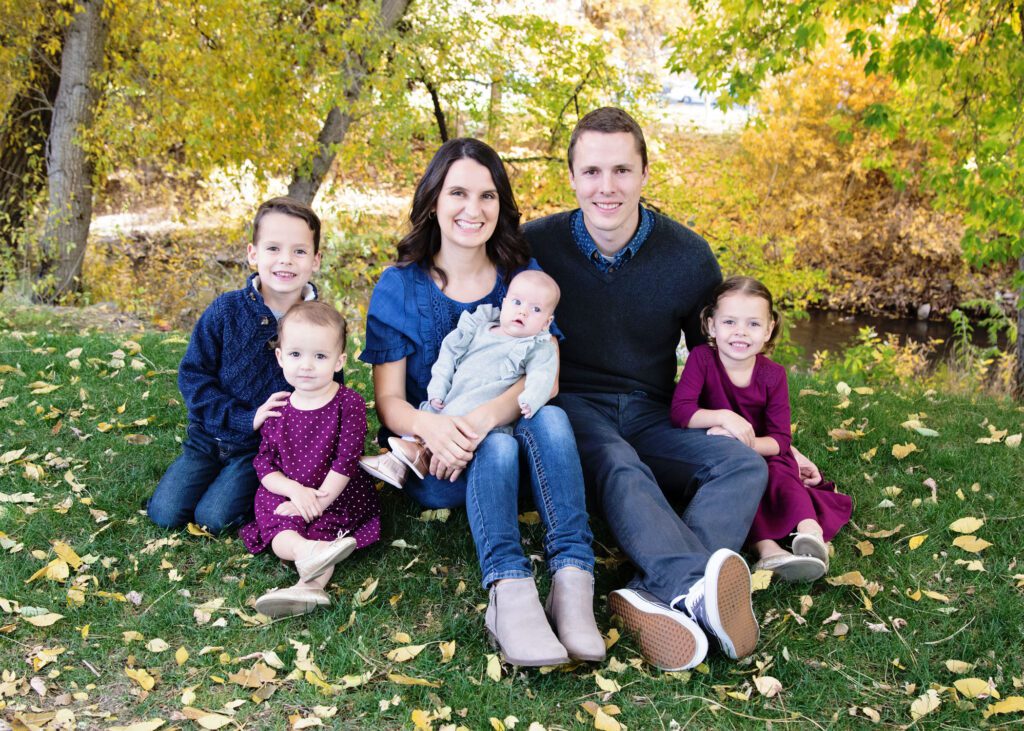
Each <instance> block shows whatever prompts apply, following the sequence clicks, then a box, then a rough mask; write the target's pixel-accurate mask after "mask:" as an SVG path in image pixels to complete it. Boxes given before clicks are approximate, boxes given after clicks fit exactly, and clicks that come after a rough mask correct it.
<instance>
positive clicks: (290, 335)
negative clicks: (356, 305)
mask: <svg viewBox="0 0 1024 731" xmlns="http://www.w3.org/2000/svg"><path fill="white" fill-rule="evenodd" d="M275 353H276V354H277V362H278V363H279V364H280V365H281V370H282V371H284V380H286V381H288V383H289V384H290V385H291V386H292V387H294V388H295V390H296V391H300V392H303V393H306V394H309V393H317V392H319V391H321V390H324V389H326V388H327V387H328V386H329V385H330V384H331V383H332V382H333V381H334V374H335V373H336V372H337V371H340V370H341V369H342V367H343V366H344V365H345V353H344V352H343V351H342V347H341V343H339V342H338V332H337V331H336V330H334V329H333V328H329V327H324V326H323V325H315V324H313V323H311V322H305V321H303V320H298V321H295V322H289V323H287V326H286V327H285V329H284V332H283V333H282V334H281V344H280V346H279V347H278V348H277V350H276V351H275Z"/></svg>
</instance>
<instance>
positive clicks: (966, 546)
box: [953, 536, 992, 553]
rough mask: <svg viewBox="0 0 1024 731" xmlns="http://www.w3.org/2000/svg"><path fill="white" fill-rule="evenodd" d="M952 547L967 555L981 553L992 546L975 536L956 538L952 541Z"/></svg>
mask: <svg viewBox="0 0 1024 731" xmlns="http://www.w3.org/2000/svg"><path fill="white" fill-rule="evenodd" d="M953 545H954V546H956V547H957V548H961V549H963V550H964V551H967V552H968V553H981V552H982V551H984V550H985V549H986V548H988V547H989V546H991V545H992V544H991V543H989V542H988V541H986V540H984V539H983V538H978V537H977V536H957V537H956V538H954V539H953Z"/></svg>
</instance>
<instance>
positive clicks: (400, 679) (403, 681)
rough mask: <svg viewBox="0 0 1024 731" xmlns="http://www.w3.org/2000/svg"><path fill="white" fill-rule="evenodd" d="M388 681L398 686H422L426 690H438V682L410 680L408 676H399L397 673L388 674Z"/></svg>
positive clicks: (423, 679) (420, 679)
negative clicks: (426, 688)
mask: <svg viewBox="0 0 1024 731" xmlns="http://www.w3.org/2000/svg"><path fill="white" fill-rule="evenodd" d="M388 680H390V681H391V682H392V683H397V684H398V685H424V686H426V687H428V688H440V687H441V683H440V681H438V682H434V681H431V680H427V679H425V678H412V677H409V676H408V675H401V674H399V673H388Z"/></svg>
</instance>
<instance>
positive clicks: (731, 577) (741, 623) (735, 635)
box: [704, 548, 761, 660]
mask: <svg viewBox="0 0 1024 731" xmlns="http://www.w3.org/2000/svg"><path fill="white" fill-rule="evenodd" d="M704 606H705V610H706V614H707V620H708V622H709V624H710V625H711V626H710V627H708V629H710V630H711V631H712V632H713V633H714V635H715V637H716V638H717V639H718V642H719V644H720V645H721V646H722V652H724V653H725V654H726V655H727V656H728V657H731V658H732V659H733V660H738V659H739V658H741V657H746V656H747V655H749V654H751V653H752V652H753V651H754V648H755V647H757V640H758V638H759V637H760V635H761V629H760V627H758V626H757V618H756V617H754V605H753V604H752V603H751V593H750V570H749V569H748V568H747V563H746V561H744V560H743V559H742V558H741V557H740V555H739V554H737V553H734V552H732V551H730V550H728V549H725V548H722V549H719V550H717V551H715V552H714V553H713V554H711V558H709V559H708V565H707V567H706V568H705V569H704Z"/></svg>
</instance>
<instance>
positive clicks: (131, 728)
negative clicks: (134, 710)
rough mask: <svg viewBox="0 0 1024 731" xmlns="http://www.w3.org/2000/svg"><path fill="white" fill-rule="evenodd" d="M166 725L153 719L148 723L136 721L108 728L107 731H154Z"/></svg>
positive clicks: (163, 721)
mask: <svg viewBox="0 0 1024 731" xmlns="http://www.w3.org/2000/svg"><path fill="white" fill-rule="evenodd" d="M165 723H167V722H166V721H165V720H163V719H162V718H153V719H150V720H149V721H136V722H135V723H130V724H128V725H127V726H110V727H109V728H107V731H156V730H157V729H158V728H160V727H161V726H163V725H164V724H165Z"/></svg>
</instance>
